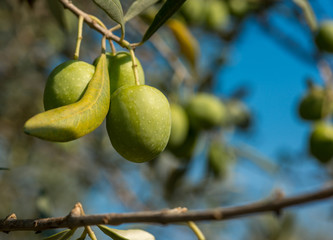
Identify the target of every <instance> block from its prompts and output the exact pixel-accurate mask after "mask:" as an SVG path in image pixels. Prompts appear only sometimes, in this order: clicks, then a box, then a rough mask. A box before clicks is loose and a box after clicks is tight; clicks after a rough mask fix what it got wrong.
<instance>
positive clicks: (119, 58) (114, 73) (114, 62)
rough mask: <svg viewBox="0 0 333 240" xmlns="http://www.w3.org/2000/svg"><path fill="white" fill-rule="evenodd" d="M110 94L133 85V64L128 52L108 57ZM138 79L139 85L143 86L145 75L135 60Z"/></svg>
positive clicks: (138, 62)
mask: <svg viewBox="0 0 333 240" xmlns="http://www.w3.org/2000/svg"><path fill="white" fill-rule="evenodd" d="M108 61H109V75H110V90H111V94H112V93H113V92H114V91H116V90H117V89H118V88H120V87H123V86H133V85H135V77H134V72H133V64H132V60H131V55H130V53H128V52H118V53H117V54H116V55H115V56H111V55H108ZM136 64H137V69H138V77H139V82H140V84H141V85H143V84H145V75H144V72H143V69H142V66H141V63H140V61H139V60H138V59H137V58H136Z"/></svg>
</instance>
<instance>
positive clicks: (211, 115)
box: [186, 93, 226, 129]
mask: <svg viewBox="0 0 333 240" xmlns="http://www.w3.org/2000/svg"><path fill="white" fill-rule="evenodd" d="M186 110H187V113H188V116H189V119H190V124H191V125H192V126H193V127H194V128H196V129H211V128H213V127H216V126H219V125H221V124H222V123H223V121H224V120H225V118H226V108H225V106H224V104H223V103H222V102H221V101H220V100H219V99H218V98H217V97H216V96H214V95H212V94H208V93H199V94H197V95H195V96H193V97H192V98H191V99H190V101H189V103H188V105H187V107H186Z"/></svg>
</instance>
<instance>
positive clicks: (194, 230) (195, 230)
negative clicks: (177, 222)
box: [187, 221, 206, 240]
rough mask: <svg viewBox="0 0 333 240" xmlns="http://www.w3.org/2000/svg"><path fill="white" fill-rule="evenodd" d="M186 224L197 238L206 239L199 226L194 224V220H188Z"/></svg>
mask: <svg viewBox="0 0 333 240" xmlns="http://www.w3.org/2000/svg"><path fill="white" fill-rule="evenodd" d="M187 225H188V226H189V227H190V228H191V229H192V231H193V232H194V233H195V235H196V236H197V238H198V240H206V238H205V236H204V235H203V233H202V232H201V230H200V229H199V227H198V226H197V225H196V224H195V222H193V221H188V222H187Z"/></svg>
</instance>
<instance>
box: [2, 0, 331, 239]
mask: <svg viewBox="0 0 333 240" xmlns="http://www.w3.org/2000/svg"><path fill="white" fill-rule="evenodd" d="M132 2H133V1H130V0H126V1H121V3H122V5H123V8H124V11H125V12H126V9H127V8H128V7H129V6H130V4H131V3H132ZM162 2H163V1H159V2H158V3H156V4H155V5H154V6H152V7H150V8H149V9H147V10H146V11H145V12H144V13H143V14H141V15H140V16H139V17H136V18H134V19H133V20H131V21H129V22H128V23H127V24H126V39H127V40H128V41H130V42H138V41H140V39H141V38H142V35H143V34H144V32H145V29H147V27H148V26H149V23H150V22H151V20H152V17H153V16H154V14H156V12H157V11H158V9H159V8H160V6H161V4H162ZM73 3H74V4H75V5H77V6H78V7H79V8H81V9H82V10H83V11H85V12H88V13H89V14H92V15H94V16H97V17H98V18H100V19H101V20H102V21H103V22H104V23H105V24H106V26H108V27H112V26H114V22H112V21H111V20H110V19H109V18H108V17H107V15H106V14H105V13H104V12H103V11H102V10H101V9H99V8H98V7H97V6H96V5H94V3H93V2H92V1H73ZM309 3H310V5H311V6H312V8H313V10H314V13H315V15H316V18H317V20H318V23H320V22H322V21H324V20H329V19H332V18H333V2H332V1H330V0H316V1H312V0H311V1H309ZM0 6H1V7H0V57H1V58H0V90H1V94H0V103H1V104H0V167H2V168H8V169H9V170H0V190H1V191H0V199H1V200H0V202H1V204H0V218H5V217H6V216H7V215H8V214H10V213H13V212H14V213H16V215H17V217H18V218H41V217H57V216H64V215H67V214H68V213H69V211H70V210H71V209H72V207H73V206H74V204H75V203H76V202H81V203H82V204H83V207H84V209H85V212H86V213H87V214H93V213H109V212H116V213H120V212H132V211H139V210H159V209H163V208H173V207H179V206H181V207H187V208H188V209H207V208H214V207H219V206H224V207H226V206H233V205H240V204H246V203H249V202H252V201H256V200H261V199H268V198H271V197H273V196H274V195H275V194H278V193H281V192H283V193H285V194H286V195H293V194H297V193H302V192H305V191H310V190H314V189H317V188H320V187H321V186H323V185H325V184H326V183H327V182H329V181H330V180H331V178H332V161H330V160H327V161H326V160H325V163H323V161H319V160H317V159H316V158H315V157H313V156H311V155H310V154H309V138H310V134H311V132H312V131H313V128H314V125H315V123H314V122H313V121H307V120H304V119H302V118H301V117H300V115H299V105H300V102H301V99H302V98H303V96H304V95H306V94H307V92H308V91H309V89H310V88H311V87H309V86H313V85H315V86H320V87H321V88H327V86H328V85H329V84H328V82H330V81H332V76H331V69H332V64H333V62H332V57H331V56H330V54H329V53H326V52H325V51H323V50H322V49H321V50H319V49H318V48H317V47H316V44H315V41H314V36H315V34H314V33H313V32H312V31H311V29H310V27H309V25H308V24H307V22H306V18H305V17H304V14H303V11H302V9H301V8H300V7H299V6H298V5H297V4H295V2H293V1H289V0H187V2H186V3H185V4H184V6H183V7H182V8H181V10H180V11H179V12H177V14H176V15H174V17H173V20H174V21H176V22H177V24H181V26H182V27H183V28H181V29H182V31H181V32H182V34H179V33H177V30H175V29H174V27H173V26H172V23H170V22H169V23H167V24H166V25H165V26H163V27H162V28H161V29H159V31H158V32H157V34H155V35H154V36H153V37H152V38H151V39H150V41H148V42H146V43H145V44H144V45H142V46H140V47H138V48H137V49H136V56H137V58H138V59H139V60H140V62H141V64H142V66H143V68H144V70H145V78H146V84H148V85H152V86H154V87H157V88H159V89H160V90H161V91H162V92H163V93H164V94H165V95H166V96H167V97H168V99H169V101H170V102H171V103H172V104H174V105H178V106H181V107H182V108H183V109H186V106H187V105H188V102H189V101H190V100H189V99H191V97H192V96H195V95H197V94H200V93H209V94H213V95H214V96H216V97H217V98H218V99H219V101H220V102H221V103H223V105H224V106H225V109H226V118H225V121H224V122H223V124H221V126H217V127H214V128H211V129H208V130H200V131H199V130H196V129H193V128H192V127H190V129H189V130H188V133H187V136H186V139H185V140H184V142H183V143H182V144H180V145H178V146H176V147H175V146H168V147H167V149H166V150H165V151H164V152H163V153H162V154H161V155H160V156H159V157H158V158H157V159H154V160H152V161H150V162H148V163H143V164H135V163H132V162H129V161H127V160H125V159H123V158H122V157H121V156H120V155H119V154H117V152H116V151H115V150H114V149H113V148H112V145H111V143H110V140H109V137H108V135H107V132H106V130H105V123H103V124H102V125H101V126H100V127H99V128H98V129H96V130H95V131H94V132H92V133H90V134H88V135H86V136H84V137H82V138H80V139H78V140H75V141H72V142H68V143H53V142H46V141H43V140H39V139H37V138H34V137H31V136H27V135H25V134H24V133H23V125H24V122H25V121H26V120H27V119H28V118H30V117H31V116H33V115H34V114H36V113H39V112H42V111H43V110H44V108H43V91H44V86H45V83H46V80H47V77H48V75H49V74H50V72H51V71H52V70H53V69H54V68H55V67H56V66H57V65H59V64H60V63H62V62H64V61H66V60H69V59H72V58H73V56H74V51H75V44H76V38H77V22H78V21H77V18H76V16H74V15H73V14H72V13H71V12H69V11H68V10H64V9H63V7H62V5H61V4H60V3H58V2H57V1H54V0H49V1H42V0H14V1H10V0H2V1H1V2H0ZM178 30H179V29H178ZM185 33H186V34H189V35H185ZM116 34H119V32H116ZM184 35H185V36H184ZM184 39H187V42H186V41H185V43H184ZM100 41H101V35H100V34H99V33H97V32H96V31H94V30H92V29H91V28H90V27H89V26H87V25H86V24H85V25H84V28H83V41H82V45H81V51H80V60H82V61H86V62H88V63H92V62H93V61H94V59H95V58H96V57H98V55H99V54H100ZM116 48H117V50H118V51H123V50H124V49H121V48H120V47H119V46H116ZM109 50H110V49H109ZM323 121H325V123H327V124H329V123H330V122H331V119H330V116H327V117H326V118H324V120H323ZM332 223H333V204H332V200H327V201H323V202H320V203H314V204H311V205H309V206H308V205H307V206H298V207H294V208H292V209H287V210H285V211H284V212H283V214H282V215H281V216H280V217H276V216H274V215H272V214H260V215H258V216H252V217H248V218H243V219H237V220H230V221H225V222H203V223H199V226H200V228H201V229H202V231H203V233H204V234H205V236H206V238H207V239H217V240H218V239H223V240H226V239H244V240H245V239H246V240H248V239H256V240H260V239H266V240H268V239H269V240H278V239H279V240H282V239H283V240H289V239H290V240H291V239H292V240H297V239H303V240H304V239H318V240H325V239H332V238H333V229H332V227H331V226H332ZM117 228H120V229H129V228H141V229H145V230H147V231H149V232H151V233H152V234H154V235H155V237H156V239H160V240H163V239H183V240H187V239H195V235H194V234H193V232H191V230H190V229H189V228H188V227H187V226H186V225H182V224H179V225H178V224H175V225H168V226H160V225H144V224H124V225H121V226H118V227H117ZM54 232H55V231H46V232H43V233H40V234H37V235H36V234H35V233H32V232H11V233H9V234H5V233H0V239H3V240H14V239H42V238H44V237H46V236H48V235H50V234H52V233H54ZM96 235H97V237H99V238H98V239H105V238H106V237H105V236H103V235H101V233H100V232H99V231H97V230H96Z"/></svg>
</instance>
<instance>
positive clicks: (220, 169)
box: [207, 140, 235, 178]
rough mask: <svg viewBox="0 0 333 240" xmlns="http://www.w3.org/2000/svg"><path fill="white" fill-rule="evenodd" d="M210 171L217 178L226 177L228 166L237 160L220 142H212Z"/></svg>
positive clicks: (209, 150)
mask: <svg viewBox="0 0 333 240" xmlns="http://www.w3.org/2000/svg"><path fill="white" fill-rule="evenodd" d="M207 157H208V170H209V171H211V172H212V173H213V175H214V176H215V177H216V178H220V177H222V178H223V177H225V176H226V174H227V171H228V166H229V163H230V162H231V161H233V159H234V158H235V156H234V154H233V153H232V152H231V151H230V149H228V148H227V147H226V146H225V145H224V144H222V143H221V142H219V141H216V140H214V141H212V142H211V143H210V146H209V149H208V156H207Z"/></svg>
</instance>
